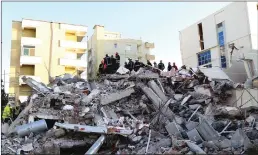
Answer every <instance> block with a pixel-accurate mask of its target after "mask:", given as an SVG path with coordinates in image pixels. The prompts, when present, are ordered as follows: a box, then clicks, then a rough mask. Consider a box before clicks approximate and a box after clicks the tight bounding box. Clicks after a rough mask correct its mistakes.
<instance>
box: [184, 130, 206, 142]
mask: <svg viewBox="0 0 258 155" xmlns="http://www.w3.org/2000/svg"><path fill="white" fill-rule="evenodd" d="M187 136H188V137H189V139H190V140H191V141H193V142H196V143H197V144H200V143H202V142H203V139H202V137H201V136H200V134H199V133H198V132H197V130H196V129H192V130H190V131H188V132H187Z"/></svg>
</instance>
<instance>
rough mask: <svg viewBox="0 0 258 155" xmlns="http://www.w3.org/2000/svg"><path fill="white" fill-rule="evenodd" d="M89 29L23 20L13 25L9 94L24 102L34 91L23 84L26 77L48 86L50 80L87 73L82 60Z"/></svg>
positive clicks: (85, 62) (84, 62)
mask: <svg viewBox="0 0 258 155" xmlns="http://www.w3.org/2000/svg"><path fill="white" fill-rule="evenodd" d="M86 33H87V26H81V25H73V24H65V23H57V22H47V21H39V20H30V19H23V20H22V21H13V23H12V43H11V58H10V59H11V62H10V63H11V64H10V72H11V73H12V74H11V75H10V86H9V93H14V94H15V95H16V98H17V99H20V100H24V99H26V98H27V96H28V95H30V94H31V91H32V90H31V88H30V87H29V86H27V85H26V84H25V83H23V82H22V80H21V77H22V76H24V75H26V76H30V77H32V78H33V79H35V80H37V81H40V82H43V83H45V84H48V83H49V77H55V76H59V75H62V74H64V73H70V74H73V75H75V74H78V72H79V71H80V70H85V69H86V66H87V61H86V60H81V59H80V57H81V56H82V55H83V54H84V53H85V51H86V49H87V42H82V40H83V38H84V36H85V35H86Z"/></svg>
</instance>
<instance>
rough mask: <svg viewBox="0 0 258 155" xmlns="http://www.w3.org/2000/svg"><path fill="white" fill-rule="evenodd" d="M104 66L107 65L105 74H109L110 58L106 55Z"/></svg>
mask: <svg viewBox="0 0 258 155" xmlns="http://www.w3.org/2000/svg"><path fill="white" fill-rule="evenodd" d="M104 64H106V65H107V68H106V73H107V74H109V73H110V70H111V69H110V68H111V59H110V57H109V56H108V54H106V57H105V59H104Z"/></svg>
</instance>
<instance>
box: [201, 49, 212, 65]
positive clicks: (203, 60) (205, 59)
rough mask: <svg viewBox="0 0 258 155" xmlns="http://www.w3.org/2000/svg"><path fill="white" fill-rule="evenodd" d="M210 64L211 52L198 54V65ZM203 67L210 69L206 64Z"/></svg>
mask: <svg viewBox="0 0 258 155" xmlns="http://www.w3.org/2000/svg"><path fill="white" fill-rule="evenodd" d="M208 63H211V51H206V52H202V53H199V54H198V65H199V66H202V65H205V64H208ZM204 67H208V68H211V67H212V65H211V64H208V65H205V66H204Z"/></svg>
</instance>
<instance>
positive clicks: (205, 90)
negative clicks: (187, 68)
mask: <svg viewBox="0 0 258 155" xmlns="http://www.w3.org/2000/svg"><path fill="white" fill-rule="evenodd" d="M194 90H195V91H196V92H198V93H200V94H203V95H207V96H212V92H211V89H210V88H207V87H205V86H202V85H198V86H195V87H194Z"/></svg>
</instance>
